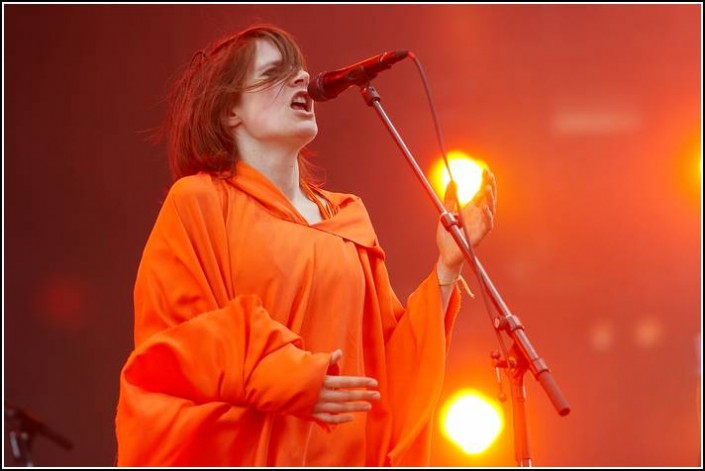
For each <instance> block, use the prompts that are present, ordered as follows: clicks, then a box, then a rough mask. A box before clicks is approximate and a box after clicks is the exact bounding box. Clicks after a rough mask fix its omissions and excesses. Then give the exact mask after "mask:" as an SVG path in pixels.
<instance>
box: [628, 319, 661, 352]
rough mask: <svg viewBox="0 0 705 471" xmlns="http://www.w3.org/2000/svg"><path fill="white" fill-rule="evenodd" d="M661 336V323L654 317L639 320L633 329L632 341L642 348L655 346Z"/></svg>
mask: <svg viewBox="0 0 705 471" xmlns="http://www.w3.org/2000/svg"><path fill="white" fill-rule="evenodd" d="M662 338H663V324H662V323H661V321H660V320H659V319H657V318H655V317H646V318H643V319H641V320H639V321H638V322H637V324H636V328H635V330H634V342H635V343H636V344H637V345H638V346H639V347H642V348H652V347H655V346H657V345H658V344H659V343H660V342H661V339H662Z"/></svg>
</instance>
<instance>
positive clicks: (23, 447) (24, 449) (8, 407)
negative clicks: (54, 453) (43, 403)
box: [5, 401, 73, 467]
mask: <svg viewBox="0 0 705 471" xmlns="http://www.w3.org/2000/svg"><path fill="white" fill-rule="evenodd" d="M5 421H6V422H7V423H8V426H9V427H8V428H9V430H10V432H9V435H10V446H11V448H12V456H13V458H14V459H15V461H16V462H17V463H19V464H20V465H22V466H27V467H33V466H34V461H33V460H32V455H31V453H30V452H31V450H32V443H33V442H34V437H35V436H36V434H40V435H44V436H45V437H47V438H48V439H50V440H51V441H53V442H54V443H56V444H57V445H59V446H61V447H62V448H65V449H67V450H70V449H71V448H73V443H71V442H70V441H69V440H68V439H67V438H65V437H63V436H62V435H61V434H59V433H58V432H56V431H54V430H52V429H51V428H50V427H49V426H48V425H46V424H45V423H44V422H42V421H41V420H39V419H38V418H36V417H34V416H33V415H31V414H30V413H28V412H26V411H24V410H22V409H20V408H19V407H17V406H14V405H12V404H10V403H8V402H7V401H5Z"/></svg>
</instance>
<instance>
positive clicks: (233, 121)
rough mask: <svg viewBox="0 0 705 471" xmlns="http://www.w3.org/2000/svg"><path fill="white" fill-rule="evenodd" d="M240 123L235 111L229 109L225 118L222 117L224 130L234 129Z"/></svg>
mask: <svg viewBox="0 0 705 471" xmlns="http://www.w3.org/2000/svg"><path fill="white" fill-rule="evenodd" d="M240 123H242V120H241V119H240V117H239V116H238V114H237V112H236V109H235V108H234V107H233V108H230V109H229V110H227V111H226V112H225V116H223V125H224V126H225V127H226V128H235V127H237V126H239V125H240Z"/></svg>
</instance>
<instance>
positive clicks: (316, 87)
mask: <svg viewBox="0 0 705 471" xmlns="http://www.w3.org/2000/svg"><path fill="white" fill-rule="evenodd" d="M408 56H409V51H389V52H384V53H382V54H378V55H376V56H372V57H369V58H367V59H365V60H363V61H360V62H357V63H355V64H353V65H349V66H347V67H343V68H342V69H337V70H333V71H331V72H321V73H320V74H318V75H316V76H315V77H313V79H312V80H311V81H310V82H309V84H308V94H309V96H310V97H311V98H312V99H314V100H316V101H326V100H330V99H333V98H335V97H337V96H338V95H340V94H341V93H342V92H343V91H345V89H347V88H348V87H349V86H351V85H363V84H365V83H367V82H369V81H370V80H372V79H373V78H375V77H376V76H377V74H378V73H379V72H381V71H383V70H386V69H389V68H390V67H391V66H392V64H394V63H396V62H399V61H400V60H402V59H404V58H406V57H408Z"/></svg>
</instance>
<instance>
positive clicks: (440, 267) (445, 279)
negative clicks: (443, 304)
mask: <svg viewBox="0 0 705 471" xmlns="http://www.w3.org/2000/svg"><path fill="white" fill-rule="evenodd" d="M462 268H463V262H460V263H457V264H453V265H448V264H446V263H445V262H444V261H443V260H442V259H441V258H440V257H439V258H438V261H437V262H436V277H437V278H438V284H439V285H440V286H449V285H452V284H453V283H455V282H456V281H458V280H459V279H460V272H461V270H462Z"/></svg>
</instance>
